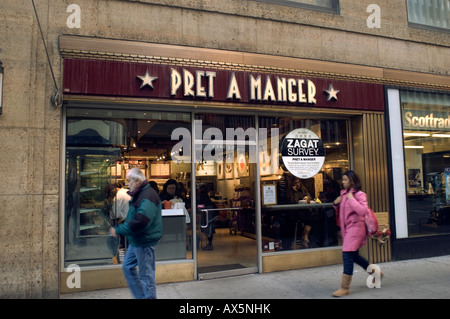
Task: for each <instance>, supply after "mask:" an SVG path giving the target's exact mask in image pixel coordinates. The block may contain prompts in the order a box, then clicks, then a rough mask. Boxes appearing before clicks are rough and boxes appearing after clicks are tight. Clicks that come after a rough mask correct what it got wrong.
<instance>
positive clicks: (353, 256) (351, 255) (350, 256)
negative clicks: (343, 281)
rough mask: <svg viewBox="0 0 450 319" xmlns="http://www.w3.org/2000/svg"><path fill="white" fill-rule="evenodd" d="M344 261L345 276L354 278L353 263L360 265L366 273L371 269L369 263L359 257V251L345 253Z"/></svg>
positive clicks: (343, 255) (343, 253) (343, 254)
mask: <svg viewBox="0 0 450 319" xmlns="http://www.w3.org/2000/svg"><path fill="white" fill-rule="evenodd" d="M342 260H343V261H344V274H346V275H348V276H353V263H356V264H358V265H360V266H361V267H362V268H363V269H364V271H367V267H369V262H368V261H367V260H366V259H365V258H364V257H361V256H360V255H359V252H358V250H357V251H343V252H342Z"/></svg>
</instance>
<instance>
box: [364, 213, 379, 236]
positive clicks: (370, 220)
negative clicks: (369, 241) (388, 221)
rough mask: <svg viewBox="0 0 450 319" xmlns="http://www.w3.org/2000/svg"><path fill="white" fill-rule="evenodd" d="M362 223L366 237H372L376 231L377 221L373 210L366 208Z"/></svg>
mask: <svg viewBox="0 0 450 319" xmlns="http://www.w3.org/2000/svg"><path fill="white" fill-rule="evenodd" d="M364 222H365V224H366V235H367V236H372V235H374V234H375V233H376V232H377V231H378V220H377V216H376V215H375V213H374V212H373V210H372V209H371V208H370V207H368V211H367V214H366V216H364Z"/></svg>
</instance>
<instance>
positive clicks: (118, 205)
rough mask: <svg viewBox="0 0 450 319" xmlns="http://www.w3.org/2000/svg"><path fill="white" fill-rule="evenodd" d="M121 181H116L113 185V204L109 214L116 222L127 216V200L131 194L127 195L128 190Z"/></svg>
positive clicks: (128, 200)
mask: <svg viewBox="0 0 450 319" xmlns="http://www.w3.org/2000/svg"><path fill="white" fill-rule="evenodd" d="M123 186H124V185H123V183H122V182H117V183H116V185H115V190H116V192H115V196H114V198H113V204H112V207H111V211H110V213H109V216H110V218H111V219H113V220H115V221H116V222H117V223H118V224H120V223H121V222H123V221H124V220H125V219H126V218H127V214H128V209H129V208H130V206H129V202H130V200H131V196H130V195H128V190H127V189H125V188H124V187H123Z"/></svg>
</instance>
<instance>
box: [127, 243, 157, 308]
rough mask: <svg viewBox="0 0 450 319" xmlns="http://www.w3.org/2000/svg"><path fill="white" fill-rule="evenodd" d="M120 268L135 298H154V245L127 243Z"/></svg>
mask: <svg viewBox="0 0 450 319" xmlns="http://www.w3.org/2000/svg"><path fill="white" fill-rule="evenodd" d="M136 266H137V267H138V269H139V272H138V270H137V269H136ZM122 269H123V274H124V275H125V279H126V280H127V282H128V287H130V290H131V292H132V293H133V295H134V297H135V298H136V299H156V280H155V249H154V247H150V246H149V247H133V246H131V245H129V246H128V250H127V254H126V256H125V259H124V261H123V265H122Z"/></svg>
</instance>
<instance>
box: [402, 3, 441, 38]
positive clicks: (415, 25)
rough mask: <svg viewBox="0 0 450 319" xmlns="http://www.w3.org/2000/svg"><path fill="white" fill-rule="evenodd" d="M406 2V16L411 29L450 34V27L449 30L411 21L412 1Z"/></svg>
mask: <svg viewBox="0 0 450 319" xmlns="http://www.w3.org/2000/svg"><path fill="white" fill-rule="evenodd" d="M405 1H406V16H407V19H408V26H409V27H411V28H417V29H423V30H428V31H435V32H444V33H450V25H449V26H448V28H443V27H437V26H434V25H430V24H425V23H420V22H415V21H411V20H410V1H409V0H405Z"/></svg>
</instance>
